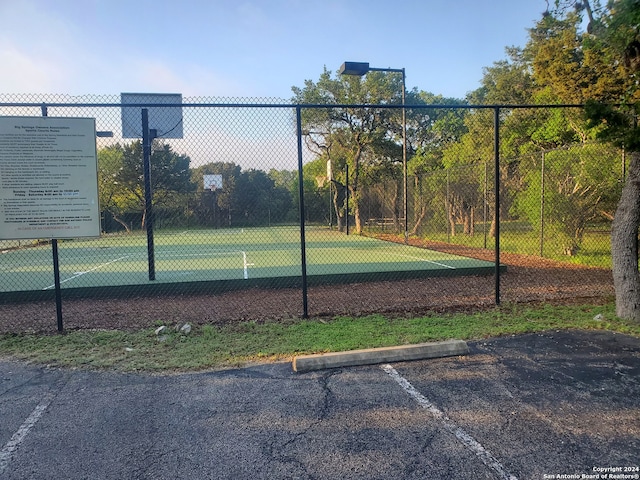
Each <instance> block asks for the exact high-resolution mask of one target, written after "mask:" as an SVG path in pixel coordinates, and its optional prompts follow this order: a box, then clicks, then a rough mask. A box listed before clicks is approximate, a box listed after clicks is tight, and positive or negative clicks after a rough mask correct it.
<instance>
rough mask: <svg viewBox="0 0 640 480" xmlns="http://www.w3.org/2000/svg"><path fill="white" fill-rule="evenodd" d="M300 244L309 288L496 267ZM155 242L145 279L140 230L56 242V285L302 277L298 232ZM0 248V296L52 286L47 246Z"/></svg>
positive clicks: (199, 235) (367, 246)
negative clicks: (319, 284) (151, 277)
mask: <svg viewBox="0 0 640 480" xmlns="http://www.w3.org/2000/svg"><path fill="white" fill-rule="evenodd" d="M305 239H306V243H305V245H306V265H307V276H308V278H309V279H310V282H311V283H312V282H313V281H314V280H315V281H317V282H324V283H327V282H331V281H366V280H374V279H377V280H385V279H391V278H411V277H417V276H441V275H453V276H455V275H469V274H490V273H492V272H493V269H494V264H493V263H491V262H485V261H481V260H475V259H471V258H465V257H460V256H455V255H450V254H446V253H441V252H436V251H432V250H426V249H422V248H417V247H411V246H407V245H401V244H396V243H390V242H385V241H381V240H377V239H373V238H368V237H363V236H358V235H345V234H344V233H341V232H338V231H336V230H331V229H329V228H327V227H322V228H321V227H311V228H309V227H307V229H306V231H305ZM154 244H155V255H154V260H155V271H156V277H155V280H154V281H150V280H149V277H148V256H147V238H146V235H144V234H142V233H137V234H128V235H111V236H110V235H105V236H103V237H101V238H99V239H77V240H64V241H63V240H61V241H59V264H60V281H61V287H62V289H63V290H68V289H86V288H87V287H88V288H96V287H126V286H141V285H151V284H153V285H158V284H184V283H190V284H191V283H194V282H207V283H208V284H211V282H221V283H224V282H230V281H231V282H233V283H234V284H235V285H238V284H240V288H241V286H242V284H245V285H247V286H253V285H256V284H260V285H270V284H273V286H279V285H282V282H283V281H284V282H285V283H286V279H289V280H294V281H297V280H296V279H299V278H300V277H301V272H302V269H301V258H302V255H301V248H300V245H301V243H300V229H299V228H298V227H275V228H274V227H272V228H238V229H219V230H213V229H212V230H171V231H158V232H156V233H155V241H154ZM1 251H2V254H1V255H0V272H2V275H1V276H0V292H2V294H3V295H5V296H6V295H7V294H10V293H11V292H21V291H22V292H24V291H40V292H43V291H47V290H53V289H54V280H53V266H52V265H53V260H52V250H51V246H50V245H39V246H31V247H27V248H4V249H3V250H1ZM259 280H260V282H258V283H256V282H257V281H259ZM209 286H211V285H209ZM235 288H239V287H235Z"/></svg>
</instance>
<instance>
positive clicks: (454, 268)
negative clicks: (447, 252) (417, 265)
mask: <svg viewBox="0 0 640 480" xmlns="http://www.w3.org/2000/svg"><path fill="white" fill-rule="evenodd" d="M354 250H359V251H361V252H367V253H369V252H370V250H367V249H365V248H356V249H354ZM389 255H394V256H396V257H404V258H410V259H412V260H418V261H420V262H427V263H433V264H434V265H438V266H439V267H445V268H449V269H451V270H456V267H452V266H451V265H445V264H444V263H439V262H434V261H433V260H427V259H426V258H422V257H416V256H414V255H404V254H402V253H395V252H391V253H390V254H389Z"/></svg>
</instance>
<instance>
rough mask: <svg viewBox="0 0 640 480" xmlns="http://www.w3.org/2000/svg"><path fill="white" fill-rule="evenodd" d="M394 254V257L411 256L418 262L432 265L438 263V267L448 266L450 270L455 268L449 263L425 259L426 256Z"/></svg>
mask: <svg viewBox="0 0 640 480" xmlns="http://www.w3.org/2000/svg"><path fill="white" fill-rule="evenodd" d="M395 256H396V257H404V258H411V259H413V260H418V261H419V262H427V263H433V264H434V265H438V266H440V267H445V268H450V269H451V270H455V269H456V267H452V266H451V265H445V264H444V263H438V262H434V261H433V260H427V259H426V258H422V257H414V256H413V255H402V254H401V253H396V254H395Z"/></svg>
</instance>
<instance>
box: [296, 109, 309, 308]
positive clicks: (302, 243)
mask: <svg viewBox="0 0 640 480" xmlns="http://www.w3.org/2000/svg"><path fill="white" fill-rule="evenodd" d="M296 135H297V136H298V196H299V197H300V199H299V202H300V203H299V205H300V257H301V262H300V265H301V267H302V318H308V317H309V302H308V298H307V252H306V240H305V231H304V217H305V211H304V184H303V176H302V115H301V107H300V105H296Z"/></svg>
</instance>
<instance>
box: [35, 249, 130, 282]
mask: <svg viewBox="0 0 640 480" xmlns="http://www.w3.org/2000/svg"><path fill="white" fill-rule="evenodd" d="M130 256H131V255H125V256H124V257H120V258H116V259H115V260H111V261H110V262H107V263H101V264H100V265H98V266H97V267H93V268H91V269H89V270H87V271H86V272H77V273H76V274H75V275H72V276H71V277H69V278H65V279H64V280H62V281H61V282H60V285H62V284H63V283H66V282H68V281H69V280H73V279H75V278H78V277H81V276H82V275H86V274H87V273H91V272H93V271H95V270H98V269H99V268H102V267H106V266H107V265H111V264H112V263H116V262H119V261H120V260H124V259H125V258H129V257H130ZM55 286H56V284H55V283H54V284H53V285H49V286H48V287H44V288H43V289H42V290H49V289H51V288H54V287H55Z"/></svg>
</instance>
